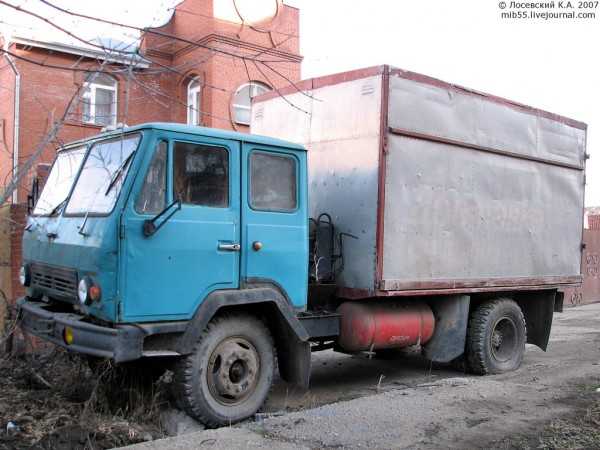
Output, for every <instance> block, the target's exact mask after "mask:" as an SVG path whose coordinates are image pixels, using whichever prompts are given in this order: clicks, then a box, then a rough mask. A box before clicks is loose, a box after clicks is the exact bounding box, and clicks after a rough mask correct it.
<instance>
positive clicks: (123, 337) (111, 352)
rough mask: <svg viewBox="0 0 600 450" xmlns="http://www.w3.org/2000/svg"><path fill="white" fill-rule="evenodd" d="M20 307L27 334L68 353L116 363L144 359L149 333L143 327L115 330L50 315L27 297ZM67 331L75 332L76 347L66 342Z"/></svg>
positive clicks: (64, 315)
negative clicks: (145, 338) (145, 344)
mask: <svg viewBox="0 0 600 450" xmlns="http://www.w3.org/2000/svg"><path fill="white" fill-rule="evenodd" d="M17 307H18V314H19V316H18V317H19V319H20V324H21V328H22V329H23V330H24V331H26V332H27V333H29V334H33V335H34V336H37V337H39V338H41V339H43V340H45V341H49V342H52V343H53V344H56V345H60V346H61V347H64V348H66V349H67V350H70V351H73V352H78V353H84V354H86V355H93V356H98V357H101V358H112V359H114V360H115V362H125V361H132V360H135V359H138V358H141V357H142V356H143V342H144V336H145V335H146V333H145V332H144V330H143V329H142V328H141V327H138V326H134V325H118V326H116V327H115V328H112V327H105V326H100V325H94V324H91V323H88V322H85V321H84V318H85V316H83V315H80V314H74V313H59V312H53V311H49V310H48V305H47V304H46V303H44V302H37V301H33V300H31V299H29V298H27V297H23V298H20V299H19V300H18V301H17ZM66 327H70V328H71V330H72V332H73V343H72V344H70V345H69V344H67V343H66V342H65V341H64V339H63V333H64V330H65V328H66Z"/></svg>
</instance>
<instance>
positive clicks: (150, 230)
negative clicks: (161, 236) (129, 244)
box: [142, 199, 181, 237]
mask: <svg viewBox="0 0 600 450" xmlns="http://www.w3.org/2000/svg"><path fill="white" fill-rule="evenodd" d="M174 206H175V207H176V208H174V209H173V207H174ZM171 209H173V211H171V213H170V214H169V215H168V216H166V217H165V218H164V219H163V220H162V221H160V222H159V223H158V225H157V224H156V222H157V221H158V219H160V218H161V217H162V216H164V215H165V214H166V213H167V212H168V211H170V210H171ZM180 209H181V201H180V200H179V199H177V200H175V201H174V202H173V203H171V204H170V205H167V206H166V207H165V209H163V210H162V211H161V212H159V213H158V214H157V215H156V216H154V217H153V218H152V219H146V220H144V223H143V225H142V233H144V237H150V236H152V235H153V234H154V233H156V232H157V231H158V230H159V228H160V227H162V226H163V225H164V224H165V223H166V222H167V220H169V219H170V218H171V216H173V214H175V213H176V212H177V211H179V210H180Z"/></svg>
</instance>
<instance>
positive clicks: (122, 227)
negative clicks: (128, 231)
mask: <svg viewBox="0 0 600 450" xmlns="http://www.w3.org/2000/svg"><path fill="white" fill-rule="evenodd" d="M119 239H125V224H124V223H122V224H121V225H120V226H119Z"/></svg>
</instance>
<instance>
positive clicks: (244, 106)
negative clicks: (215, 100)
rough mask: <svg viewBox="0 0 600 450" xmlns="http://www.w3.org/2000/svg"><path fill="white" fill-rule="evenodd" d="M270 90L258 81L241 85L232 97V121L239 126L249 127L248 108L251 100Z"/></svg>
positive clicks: (250, 105)
mask: <svg viewBox="0 0 600 450" xmlns="http://www.w3.org/2000/svg"><path fill="white" fill-rule="evenodd" d="M270 90H271V88H270V87H269V86H267V85H266V84H263V83H259V82H258V81H251V82H250V83H246V84H243V85H241V86H240V87H239V88H238V89H237V91H235V95H234V96H233V120H234V121H235V123H238V124H240V125H250V108H251V107H252V99H253V98H254V97H256V96H257V95H260V94H263V93H265V92H267V91H270Z"/></svg>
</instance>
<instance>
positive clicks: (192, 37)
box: [0, 0, 302, 320]
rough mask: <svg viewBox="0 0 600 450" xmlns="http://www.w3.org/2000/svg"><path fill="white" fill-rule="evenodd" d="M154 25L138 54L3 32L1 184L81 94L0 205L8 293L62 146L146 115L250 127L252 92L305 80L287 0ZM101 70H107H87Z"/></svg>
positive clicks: (13, 289)
mask: <svg viewBox="0 0 600 450" xmlns="http://www.w3.org/2000/svg"><path fill="white" fill-rule="evenodd" d="M259 4H260V5H261V7H262V10H263V11H262V13H261V12H260V11H258V9H257V8H256V7H257V6H258V5H259ZM257 12H258V13H259V14H258V16H257V15H256V13H257ZM261 14H262V16H261ZM253 16H256V17H253ZM115 20H118V18H117V19H115ZM152 30H153V32H145V33H143V34H142V35H141V36H140V40H139V43H138V44H136V49H135V50H136V51H135V52H132V53H126V51H125V50H124V49H125V48H127V51H129V52H131V48H130V47H124V46H123V43H116V44H115V43H114V42H108V43H106V42H104V41H98V42H95V43H91V44H89V45H87V44H86V43H82V42H75V43H73V42H70V43H65V42H56V41H53V40H52V41H51V40H50V39H43V38H40V37H39V36H37V37H36V36H34V37H32V36H30V35H29V36H25V35H22V36H20V35H18V34H13V35H12V36H9V35H4V36H2V35H0V44H1V45H2V46H3V48H4V49H6V52H5V53H4V54H3V55H0V184H2V185H3V186H4V187H5V186H6V185H7V183H8V181H9V180H10V179H11V177H12V174H13V173H14V172H15V171H18V170H19V167H20V166H22V164H23V163H24V162H25V161H27V160H28V159H29V158H30V157H31V155H32V152H33V151H34V150H35V148H36V146H38V145H39V143H40V142H41V141H42V140H43V138H44V137H45V136H46V135H47V133H48V131H49V130H50V129H51V128H52V126H53V124H54V123H55V122H56V121H59V120H60V119H61V118H62V115H63V113H64V112H65V110H66V109H67V105H68V103H69V101H70V99H71V98H72V97H73V96H74V95H76V94H79V95H76V101H75V104H74V107H72V108H71V109H70V113H69V114H68V116H67V117H66V120H65V121H64V123H63V124H62V126H61V128H60V131H59V133H58V136H57V138H56V139H55V140H54V142H53V143H52V144H51V145H48V146H47V147H46V148H44V150H43V152H42V154H41V157H40V158H39V159H38V160H36V164H35V165H34V167H33V168H32V169H31V170H30V171H29V173H27V174H26V176H25V177H24V178H23V181H22V182H21V183H20V185H19V186H18V188H17V189H16V191H15V192H14V193H13V195H12V197H11V201H10V202H9V203H8V204H6V203H5V205H3V206H2V208H1V210H0V288H1V289H2V290H3V291H4V292H5V293H6V294H7V296H8V297H9V298H14V297H15V296H16V295H17V294H18V292H19V290H20V288H19V286H18V282H17V273H18V268H19V267H20V264H21V262H20V259H21V258H20V240H21V230H22V226H20V225H19V224H20V223H22V222H23V218H24V217H25V209H26V208H25V206H24V205H25V204H26V202H27V196H28V193H29V190H30V186H31V183H32V180H33V179H34V178H35V177H36V173H38V172H40V171H42V172H43V171H44V170H47V167H48V164H49V163H51V162H52V160H53V158H54V154H55V152H56V148H57V147H58V146H59V145H60V143H64V142H69V141H72V140H75V139H80V138H84V137H87V136H91V135H94V134H96V133H98V132H99V131H100V130H101V129H102V128H103V127H104V126H106V125H116V124H118V123H125V124H128V125H134V124H137V123H142V122H149V121H171V122H181V123H189V124H193V125H202V126H209V127H217V128H225V129H235V130H238V131H248V123H249V118H250V104H251V97H252V96H254V95H256V94H259V93H262V92H264V91H265V90H271V89H277V88H279V87H281V86H284V85H289V84H290V82H294V81H297V80H299V79H300V63H301V61H302V57H301V56H300V55H299V36H298V34H299V11H298V9H296V8H293V7H291V6H288V5H284V4H283V3H282V2H281V0H261V1H253V2H248V1H246V2H236V3H234V2H233V0H184V1H182V2H181V3H179V4H178V5H177V6H176V7H174V8H173V12H172V15H171V17H170V19H169V20H168V22H167V23H166V24H164V25H163V26H161V27H160V28H155V29H152ZM54 31H56V30H54ZM100 47H102V48H100ZM119 49H120V50H119ZM11 55H12V56H11ZM259 59H260V60H261V61H263V62H260V63H257V62H256V61H255V60H259ZM99 67H101V70H102V73H95V72H89V70H92V69H93V70H97V69H98V68H99ZM0 320H1V317H0Z"/></svg>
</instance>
